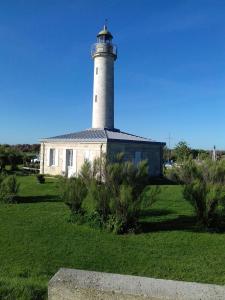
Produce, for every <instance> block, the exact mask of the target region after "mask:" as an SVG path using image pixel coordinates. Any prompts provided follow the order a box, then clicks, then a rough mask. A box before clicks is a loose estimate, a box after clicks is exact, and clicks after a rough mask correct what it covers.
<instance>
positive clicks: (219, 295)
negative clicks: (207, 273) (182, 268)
mask: <svg viewBox="0 0 225 300" xmlns="http://www.w3.org/2000/svg"><path fill="white" fill-rule="evenodd" d="M146 299H148V300H164V299H165V300H181V299H182V300H183V299H185V300H209V299H210V300H225V287H224V286H219V285H213V284H200V283H194V282H182V281H173V280H162V279H154V278H147V277H139V276H130V275H119V274H110V273H102V272H90V271H82V270H75V269H60V270H59V271H58V272H57V273H56V274H55V275H54V276H53V278H52V279H51V280H50V282H49V285H48V300H146Z"/></svg>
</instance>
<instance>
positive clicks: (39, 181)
mask: <svg viewBox="0 0 225 300" xmlns="http://www.w3.org/2000/svg"><path fill="white" fill-rule="evenodd" d="M36 177H37V181H38V183H41V184H43V183H45V177H44V175H43V174H37V176H36Z"/></svg>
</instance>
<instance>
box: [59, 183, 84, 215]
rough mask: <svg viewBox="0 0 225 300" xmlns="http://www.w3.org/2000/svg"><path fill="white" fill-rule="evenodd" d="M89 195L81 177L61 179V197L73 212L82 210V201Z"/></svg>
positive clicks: (77, 212) (76, 212)
mask: <svg viewBox="0 0 225 300" xmlns="http://www.w3.org/2000/svg"><path fill="white" fill-rule="evenodd" d="M86 195H87V188H86V185H85V183H84V180H83V179H82V178H81V177H77V178H64V179H61V197H62V199H63V200H64V202H65V203H66V204H67V205H68V206H69V208H70V209H71V211H72V213H74V214H79V213H81V212H82V203H83V200H84V198H85V197H86Z"/></svg>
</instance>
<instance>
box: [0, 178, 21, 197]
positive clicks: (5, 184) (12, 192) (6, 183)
mask: <svg viewBox="0 0 225 300" xmlns="http://www.w3.org/2000/svg"><path fill="white" fill-rule="evenodd" d="M18 190H19V184H18V183H17V180H16V176H15V175H13V176H3V175H2V176H0V202H3V203H13V202H14V200H15V197H16V195H17V193H18Z"/></svg>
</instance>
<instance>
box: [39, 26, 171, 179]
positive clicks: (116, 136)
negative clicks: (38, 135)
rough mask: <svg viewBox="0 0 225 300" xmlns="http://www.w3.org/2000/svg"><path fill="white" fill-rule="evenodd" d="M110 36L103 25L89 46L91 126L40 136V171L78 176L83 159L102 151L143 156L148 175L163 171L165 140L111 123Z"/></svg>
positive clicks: (132, 158) (92, 158) (131, 157)
mask: <svg viewBox="0 0 225 300" xmlns="http://www.w3.org/2000/svg"><path fill="white" fill-rule="evenodd" d="M112 39H113V36H112V34H111V33H110V31H109V30H108V28H107V26H106V25H104V27H103V29H102V30H101V31H100V32H99V33H98V34H97V41H96V43H95V44H94V45H93V46H92V51H91V56H92V59H93V61H94V83H93V99H90V102H91V101H92V106H93V111H92V128H88V129H85V130H82V131H78V132H71V133H66V134H62V135H57V136H52V137H49V138H43V139H41V153H40V172H41V173H42V174H51V175H63V176H68V177H71V176H79V174H80V171H81V170H82V166H83V164H84V163H85V162H86V161H89V163H90V165H91V166H94V162H95V160H96V159H99V158H101V157H102V154H103V153H104V154H105V155H106V158H107V161H114V158H115V157H116V156H117V155H118V154H119V153H123V155H124V159H125V160H127V161H131V162H133V163H134V164H136V165H138V164H139V163H140V161H142V160H146V161H147V162H148V166H149V175H150V176H154V177H156V176H159V175H161V174H162V166H163V147H164V145H165V143H162V142H157V141H154V140H152V139H149V138H145V137H141V136H138V135H134V134H131V133H128V132H124V131H122V130H120V129H116V128H115V127H114V62H115V60H116V59H117V47H116V46H115V45H114V44H113V43H112ZM140 105H141V103H140Z"/></svg>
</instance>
